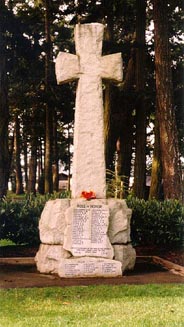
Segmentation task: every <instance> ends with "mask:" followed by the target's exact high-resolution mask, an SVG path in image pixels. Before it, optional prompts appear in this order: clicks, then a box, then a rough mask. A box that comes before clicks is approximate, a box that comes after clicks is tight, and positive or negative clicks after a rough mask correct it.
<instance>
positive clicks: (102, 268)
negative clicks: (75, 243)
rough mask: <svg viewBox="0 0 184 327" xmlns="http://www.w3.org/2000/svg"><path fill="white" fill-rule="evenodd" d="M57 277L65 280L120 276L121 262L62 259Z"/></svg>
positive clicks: (94, 259)
mask: <svg viewBox="0 0 184 327" xmlns="http://www.w3.org/2000/svg"><path fill="white" fill-rule="evenodd" d="M58 275H59V276H60V277H65V278H67V277H68V278H75V277H117V276H122V270H121V262H119V261H115V260H109V259H103V258H91V257H83V258H77V259H76V258H75V259H73V258H71V259H62V260H61V262H60V264H59V267H58Z"/></svg>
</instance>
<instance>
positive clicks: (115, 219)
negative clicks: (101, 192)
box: [107, 199, 132, 244]
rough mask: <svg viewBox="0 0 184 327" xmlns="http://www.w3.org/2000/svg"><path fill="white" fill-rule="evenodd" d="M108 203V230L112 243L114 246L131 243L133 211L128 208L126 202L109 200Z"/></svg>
mask: <svg viewBox="0 0 184 327" xmlns="http://www.w3.org/2000/svg"><path fill="white" fill-rule="evenodd" d="M107 203H108V206H109V210H110V218H109V229H108V236H109V239H110V242H111V243H112V244H114V243H125V244H126V243H128V242H130V220H131V215H132V210H131V209H129V208H128V207H127V205H126V202H125V200H119V199H108V200H107Z"/></svg>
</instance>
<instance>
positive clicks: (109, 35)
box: [104, 2, 115, 170]
mask: <svg viewBox="0 0 184 327" xmlns="http://www.w3.org/2000/svg"><path fill="white" fill-rule="evenodd" d="M107 7H108V8H106V10H107V27H106V30H105V40H106V41H108V42H112V41H113V16H112V14H113V11H112V4H111V3H110V2H109V3H108V6H107ZM107 53H109V52H107ZM104 136H105V158H106V169H110V170H113V164H112V163H113V156H114V152H115V142H114V140H113V119H112V86H111V84H110V82H108V81H106V82H105V92H104Z"/></svg>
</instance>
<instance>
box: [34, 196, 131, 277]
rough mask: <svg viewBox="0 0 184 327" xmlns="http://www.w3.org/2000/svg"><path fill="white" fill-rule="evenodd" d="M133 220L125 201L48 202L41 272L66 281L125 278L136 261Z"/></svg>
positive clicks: (43, 220)
mask: <svg viewBox="0 0 184 327" xmlns="http://www.w3.org/2000/svg"><path fill="white" fill-rule="evenodd" d="M130 219H131V210H130V209H129V208H128V207H127V205H126V202H125V201H124V200H115V199H98V200H97V199H94V200H90V201H87V200H85V199H71V200H69V199H57V200H50V201H48V202H47V204H46V206H45V208H44V210H43V213H42V215H41V219H40V223H39V229H40V239H41V242H42V244H41V245H40V248H39V251H38V252H37V255H36V257H35V261H36V265H37V269H38V270H39V271H40V272H41V273H47V274H49V273H56V274H58V275H59V276H60V277H65V278H66V277H71V278H74V277H116V276H120V275H122V273H123V272H124V271H125V270H131V269H133V267H134V265H135V259H136V253H135V250H134V249H133V247H132V245H131V244H128V243H129V242H130ZM117 243H119V245H117ZM112 259H113V260H112Z"/></svg>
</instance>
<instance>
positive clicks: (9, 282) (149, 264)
mask: <svg viewBox="0 0 184 327" xmlns="http://www.w3.org/2000/svg"><path fill="white" fill-rule="evenodd" d="M0 250H2V249H0ZM152 250H153V249H152ZM14 251H15V248H14V249H13V248H12V249H8V248H6V249H5V248H4V249H3V251H1V253H0V288H6V289H7V288H25V287H52V286H61V287H64V286H74V285H81V286H87V285H99V284H109V285H121V284H153V283H158V284H159V283H163V284H164V283H184V268H183V267H181V266H178V265H175V264H173V263H169V266H168V261H164V260H163V262H162V259H161V263H160V259H159V257H158V256H157V257H156V256H155V257H152V255H153V253H154V255H158V253H157V251H155V249H154V251H151V249H144V250H143V249H142V248H139V249H136V252H137V259H136V265H135V267H134V270H133V271H129V272H125V273H124V275H123V276H122V277H117V278H94V277H93V278H60V277H58V276H56V275H46V274H40V273H39V272H38V271H37V270H36V265H35V262H34V255H35V253H36V251H37V249H36V248H26V247H16V251H15V252H14ZM2 252H3V253H2ZM148 252H149V253H148ZM152 252H153V253H152ZM159 252H160V253H161V251H159ZM164 253H165V252H163V253H161V255H162V257H164ZM165 256H166V259H169V258H168V256H169V257H171V258H175V261H176V263H177V264H178V263H182V262H183V251H178V252H177V254H176V252H173V251H170V252H169V251H167V255H166V254H165ZM154 258H155V260H154ZM181 258H182V260H181ZM165 262H166V266H167V269H166V266H165ZM180 268H181V269H180Z"/></svg>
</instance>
